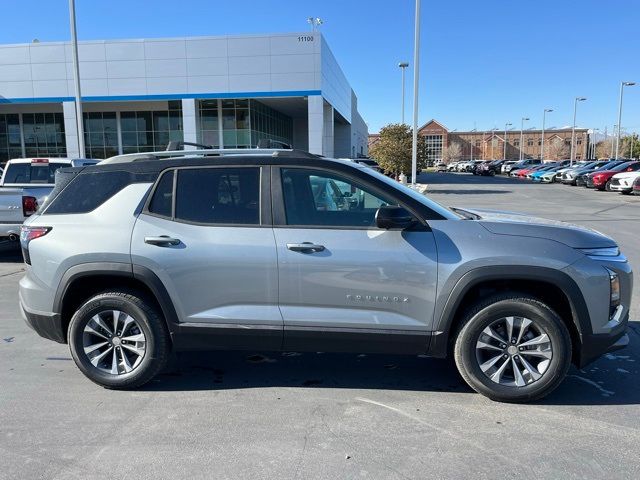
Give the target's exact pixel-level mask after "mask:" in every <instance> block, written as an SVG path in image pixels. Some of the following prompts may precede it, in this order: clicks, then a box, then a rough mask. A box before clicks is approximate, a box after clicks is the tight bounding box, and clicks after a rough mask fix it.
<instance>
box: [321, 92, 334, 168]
mask: <svg viewBox="0 0 640 480" xmlns="http://www.w3.org/2000/svg"><path fill="white" fill-rule="evenodd" d="M323 110H324V115H323V124H324V127H323V129H322V130H323V134H322V154H323V155H324V156H325V157H329V158H333V157H335V155H334V140H333V138H334V135H335V129H334V123H333V106H331V105H330V104H329V103H327V102H324V105H323Z"/></svg>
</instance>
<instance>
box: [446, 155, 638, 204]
mask: <svg viewBox="0 0 640 480" xmlns="http://www.w3.org/2000/svg"><path fill="white" fill-rule="evenodd" d="M436 170H437V171H439V172H443V171H448V172H467V173H473V174H474V175H496V174H503V175H508V176H509V177H513V178H522V179H528V180H532V181H534V182H539V183H556V182H557V183H562V184H564V185H573V186H576V185H577V186H584V187H586V188H593V189H595V190H606V191H611V192H620V193H623V194H630V193H633V194H634V195H640V161H638V160H629V159H619V160H614V159H608V160H583V161H577V162H571V161H570V160H559V161H546V162H545V161H542V160H539V159H525V160H521V161H515V160H473V161H469V160H467V161H460V162H453V163H450V164H447V165H445V164H444V163H441V164H438V166H437V168H436Z"/></svg>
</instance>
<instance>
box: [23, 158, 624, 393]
mask: <svg viewBox="0 0 640 480" xmlns="http://www.w3.org/2000/svg"><path fill="white" fill-rule="evenodd" d="M177 155H178V153H173V154H170V153H157V154H152V155H144V156H142V157H140V156H123V157H114V158H113V159H110V160H107V161H105V162H103V164H101V165H96V166H88V167H83V168H70V169H63V170H60V171H59V173H58V177H57V182H56V187H55V190H54V191H53V192H52V194H51V195H50V196H49V198H48V200H47V202H46V203H45V204H44V205H43V206H42V207H41V209H40V211H39V212H38V213H37V214H36V215H34V216H32V217H30V218H29V219H28V220H27V221H26V222H25V225H24V226H23V229H22V233H21V245H22V251H23V255H24V260H25V262H26V264H27V267H26V269H27V271H26V275H25V276H24V278H22V280H21V281H20V304H21V310H22V312H23V315H24V317H25V319H26V321H27V322H28V324H29V325H31V326H32V327H33V329H34V330H35V331H36V332H37V333H39V334H40V335H41V336H43V337H46V338H49V339H52V340H55V341H57V342H61V343H68V344H69V347H70V349H71V354H72V356H73V358H74V360H75V362H76V364H77V366H78V367H79V368H80V370H81V371H82V372H83V373H84V374H85V375H86V376H87V377H88V378H89V379H91V380H92V381H94V382H96V383H98V384H100V385H103V386H105V387H108V388H134V387H138V386H140V385H142V384H144V383H146V382H148V381H149V380H151V379H152V378H153V377H154V376H155V375H156V374H158V373H159V372H160V371H161V370H162V369H163V367H164V366H165V363H166V361H167V358H168V356H169V354H170V352H171V351H181V350H187V349H190V350H193V349H256V350H284V351H313V352H315V351H325V352H329V351H340V352H344V351H349V352H373V353H376V352H378V353H394V354H396V353H397V354H425V355H430V356H433V357H446V356H449V355H451V356H453V357H454V358H455V362H456V364H457V366H458V369H459V371H460V373H461V375H462V376H463V377H464V379H465V380H466V381H467V383H468V384H469V385H470V386H471V387H472V388H473V389H475V390H476V391H478V392H480V393H482V394H484V395H486V396H488V397H490V398H492V399H495V400H501V401H512V402H522V401H529V400H533V399H537V398H540V397H542V396H544V395H546V394H548V393H549V392H550V391H552V390H553V389H554V388H555V387H557V386H558V385H559V384H560V382H562V380H563V378H564V377H565V374H566V373H567V370H568V368H569V366H570V364H571V362H573V363H574V364H576V365H578V366H583V365H585V364H586V363H588V362H590V361H592V360H594V359H595V358H597V357H598V356H600V355H602V354H603V353H605V352H607V351H611V350H614V349H618V348H622V347H623V346H625V345H626V344H627V343H628V337H627V335H626V333H625V330H626V328H627V322H628V316H629V305H630V297H631V290H632V273H631V268H630V266H629V263H628V262H627V260H626V259H625V257H624V256H623V255H622V254H621V253H620V252H619V250H618V247H617V245H616V243H615V241H613V240H612V239H610V238H608V237H606V236H604V235H601V234H599V233H597V232H594V231H591V230H587V229H584V228H580V227H576V226H571V225H567V224H562V223H559V222H551V221H546V220H541V219H534V218H530V217H525V216H521V215H514V214H504V213H496V212H483V211H476V210H469V211H465V210H450V209H447V208H444V207H442V206H440V205H438V204H437V203H435V202H433V201H431V200H429V199H428V198H427V197H425V196H424V195H421V194H419V193H417V192H415V191H414V190H412V189H410V188H407V187H404V186H402V185H400V184H399V183H397V182H395V181H393V180H391V179H389V178H387V177H385V176H384V175H382V174H380V173H377V172H375V171H374V170H372V169H370V168H367V167H364V166H361V165H358V164H356V163H353V162H346V161H336V160H328V159H323V158H318V157H315V156H312V155H310V154H305V153H300V152H296V151H290V150H288V151H285V150H281V151H275V152H268V153H265V152H261V151H257V152H256V151H254V152H252V153H251V154H248V153H247V151H246V150H245V151H244V154H238V153H237V152H235V154H233V152H225V154H220V152H216V151H195V152H193V153H186V152H182V153H180V154H179V155H180V156H179V157H177ZM425 373H427V372H425Z"/></svg>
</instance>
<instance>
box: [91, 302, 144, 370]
mask: <svg viewBox="0 0 640 480" xmlns="http://www.w3.org/2000/svg"><path fill="white" fill-rule="evenodd" d="M82 345H83V349H84V354H85V355H86V357H87V359H88V360H89V362H90V363H91V364H92V365H93V366H94V367H95V368H97V369H98V370H100V371H101V372H103V373H107V374H110V375H124V374H127V373H130V372H132V371H133V370H135V369H136V368H137V367H138V366H139V365H140V363H141V362H142V359H143V358H144V355H145V353H146V349H147V340H146V337H145V335H144V333H143V331H142V329H141V328H140V326H139V325H138V322H137V321H136V320H135V319H134V318H133V317H131V315H129V314H127V313H124V312H121V311H118V310H104V311H102V312H99V313H97V314H95V315H94V316H93V317H91V318H90V319H89V321H88V322H87V324H86V325H85V327H84V330H83V335H82Z"/></svg>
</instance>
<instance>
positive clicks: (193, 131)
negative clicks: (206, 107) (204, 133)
mask: <svg viewBox="0 0 640 480" xmlns="http://www.w3.org/2000/svg"><path fill="white" fill-rule="evenodd" d="M196 102H197V101H196V100H195V99H193V98H183V99H182V132H183V134H184V141H185V142H192V143H198V137H199V136H200V135H199V132H198V108H197V107H198V106H197V103H196ZM195 148H196V147H189V146H185V150H194V149H195Z"/></svg>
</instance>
